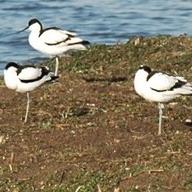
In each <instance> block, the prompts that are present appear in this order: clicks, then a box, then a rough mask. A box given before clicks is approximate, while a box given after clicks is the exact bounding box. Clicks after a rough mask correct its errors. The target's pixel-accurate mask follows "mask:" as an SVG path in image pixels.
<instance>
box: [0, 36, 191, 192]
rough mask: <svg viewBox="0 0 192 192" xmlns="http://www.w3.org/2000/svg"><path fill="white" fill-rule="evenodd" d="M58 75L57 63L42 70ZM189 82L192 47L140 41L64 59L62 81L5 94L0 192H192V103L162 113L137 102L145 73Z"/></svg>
mask: <svg viewBox="0 0 192 192" xmlns="http://www.w3.org/2000/svg"><path fill="white" fill-rule="evenodd" d="M45 64H46V65H51V67H53V64H54V61H51V60H49V61H47V62H45ZM141 64H145V65H149V66H151V67H152V68H154V69H155V70H164V71H166V72H168V73H170V74H175V75H180V76H184V77H186V79H188V80H189V81H191V82H192V38H191V37H189V36H185V35H181V36H179V37H171V36H158V37H147V38H143V37H134V38H131V39H130V40H129V41H128V42H127V43H125V44H117V45H113V46H105V45H92V46H91V47H90V49H89V50H87V51H83V52H77V53H73V54H72V55H71V56H70V57H64V58H62V59H60V68H59V75H60V78H59V81H58V82H56V83H53V84H49V85H45V86H42V87H41V88H39V89H37V90H35V91H33V92H32V93H31V94H30V96H31V103H30V112H29V119H28V123H26V124H24V123H23V119H24V115H25V106H26V94H20V93H15V92H14V91H12V90H8V89H7V88H6V87H5V86H4V83H3V82H2V83H1V87H0V191H5V192H7V191H11V192H31V191H42V192H52V191H54V192H62V191H63V192H75V191H78V192H94V191H95V192H96V191H99V190H98V186H99V188H100V189H101V191H102V192H113V191H114V189H116V191H121V192H144V191H148V192H158V191H159V192H161V191H162V192H164V191H165V192H166V191H170V192H172V191H176V192H183V191H192V125H191V124H190V123H189V124H186V122H185V121H186V119H192V98H191V97H183V98H179V99H177V100H175V101H174V102H173V103H170V104H168V105H166V108H165V110H164V115H165V116H166V118H165V119H164V120H163V134H162V135H161V136H157V131H158V108H157V104H156V103H149V102H147V101H145V100H144V99H142V98H141V97H139V96H138V95H136V93H135V92H134V89H133V78H134V73H135V71H136V70H137V68H138V67H139V65H141Z"/></svg>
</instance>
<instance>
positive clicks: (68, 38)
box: [45, 36, 71, 46]
mask: <svg viewBox="0 0 192 192" xmlns="http://www.w3.org/2000/svg"><path fill="white" fill-rule="evenodd" d="M70 39H71V37H70V36H68V37H67V38H66V39H65V40H63V41H59V42H57V43H45V44H47V45H50V46H53V45H59V44H60V43H65V42H66V41H68V40H70Z"/></svg>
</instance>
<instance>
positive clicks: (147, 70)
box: [139, 65, 151, 73]
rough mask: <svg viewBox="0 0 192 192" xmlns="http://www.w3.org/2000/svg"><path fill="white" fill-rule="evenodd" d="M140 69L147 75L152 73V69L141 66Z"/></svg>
mask: <svg viewBox="0 0 192 192" xmlns="http://www.w3.org/2000/svg"><path fill="white" fill-rule="evenodd" d="M139 69H143V70H144V71H146V72H147V73H151V68H150V67H148V66H146V65H141V66H140V67H139Z"/></svg>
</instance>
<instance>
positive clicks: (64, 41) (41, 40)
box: [24, 19, 90, 75]
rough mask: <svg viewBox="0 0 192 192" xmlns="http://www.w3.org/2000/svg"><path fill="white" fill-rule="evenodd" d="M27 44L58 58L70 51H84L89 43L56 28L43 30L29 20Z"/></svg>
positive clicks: (71, 33)
mask: <svg viewBox="0 0 192 192" xmlns="http://www.w3.org/2000/svg"><path fill="white" fill-rule="evenodd" d="M26 29H29V30H30V31H31V32H30V34H29V38H28V41H29V44H30V45H31V46H32V47H33V48H34V49H36V50H37V51H39V52H42V53H44V54H46V55H49V56H54V57H56V58H57V57H58V56H60V55H63V54H64V53H66V52H67V51H70V50H86V49H87V45H89V44H90V43H89V42H88V41H85V40H83V39H81V38H80V37H78V36H77V34H76V33H73V32H70V31H66V30H62V29H60V28H57V27H50V28H46V29H43V26H42V24H41V22H40V21H39V20H37V19H31V20H30V21H29V23H28V26H27V27H26V28H25V29H24V30H26ZM58 65H59V62H58V58H57V59H56V69H55V75H57V72H58Z"/></svg>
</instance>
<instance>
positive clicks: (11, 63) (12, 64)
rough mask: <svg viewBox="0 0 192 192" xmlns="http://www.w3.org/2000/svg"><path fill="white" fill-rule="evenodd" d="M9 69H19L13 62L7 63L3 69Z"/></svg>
mask: <svg viewBox="0 0 192 192" xmlns="http://www.w3.org/2000/svg"><path fill="white" fill-rule="evenodd" d="M9 67H15V68H19V65H18V64H17V63H14V62H9V63H8V64H7V65H6V66H5V69H8V68H9Z"/></svg>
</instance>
